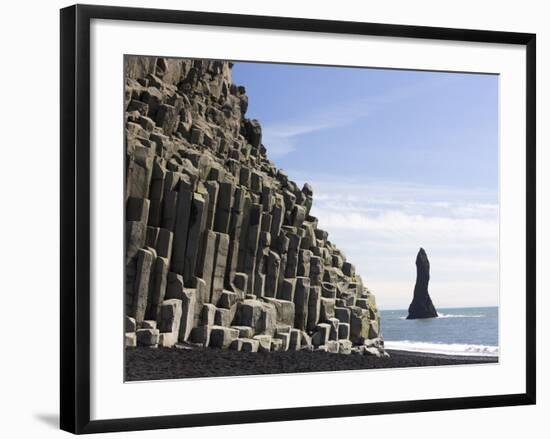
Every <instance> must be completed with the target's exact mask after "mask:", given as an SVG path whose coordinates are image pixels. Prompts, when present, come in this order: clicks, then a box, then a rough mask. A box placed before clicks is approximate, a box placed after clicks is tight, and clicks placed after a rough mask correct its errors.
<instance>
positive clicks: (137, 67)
mask: <svg viewBox="0 0 550 439" xmlns="http://www.w3.org/2000/svg"><path fill="white" fill-rule="evenodd" d="M125 68H126V88H125V103H124V104H125V108H126V115H125V122H126V136H125V139H126V289H125V291H126V295H125V306H126V314H127V317H126V345H127V346H135V345H136V344H137V345H143V346H159V345H160V346H168V347H169V346H174V345H176V344H178V345H179V344H186V345H190V346H193V345H196V346H204V347H214V348H230V349H237V350H241V351H250V352H256V351H269V350H289V349H290V350H298V349H311V350H312V349H319V350H325V351H328V352H334V353H336V352H339V353H344V354H346V353H351V352H352V351H355V352H361V353H366V354H373V355H380V354H381V353H383V342H382V339H381V338H380V337H379V331H380V316H379V313H378V310H377V307H376V303H375V299H374V295H373V294H371V293H370V292H369V290H368V289H367V288H366V287H365V285H363V282H362V280H361V278H360V276H358V275H357V274H356V273H355V268H354V266H353V264H351V263H350V262H348V261H346V258H345V256H344V255H343V254H342V252H341V251H340V250H338V248H336V247H335V246H334V245H333V244H332V243H331V242H330V241H329V239H328V233H327V232H326V231H324V230H321V229H320V228H319V227H318V220H317V218H315V217H313V216H311V214H310V210H311V206H312V203H313V190H312V188H311V186H310V185H309V184H307V183H306V184H305V185H304V186H303V187H302V188H299V187H298V186H297V185H296V183H294V182H293V181H291V180H290V179H289V177H288V176H287V174H286V173H285V172H284V171H283V170H281V169H277V168H276V167H275V165H274V164H273V163H272V162H271V161H269V160H268V158H267V156H266V154H267V151H266V148H265V146H264V145H263V144H262V129H261V126H260V124H259V123H258V121H257V120H251V119H247V118H246V117H245V114H246V111H247V106H248V97H247V95H246V93H245V88H244V87H240V86H236V85H235V84H233V82H232V79H231V68H232V64H231V63H230V62H222V61H210V60H186V59H166V58H152V57H127V59H126V64H125Z"/></svg>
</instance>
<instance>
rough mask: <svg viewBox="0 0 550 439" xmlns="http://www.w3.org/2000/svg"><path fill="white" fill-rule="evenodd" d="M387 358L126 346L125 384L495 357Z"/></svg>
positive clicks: (394, 355)
mask: <svg viewBox="0 0 550 439" xmlns="http://www.w3.org/2000/svg"><path fill="white" fill-rule="evenodd" d="M388 353H389V354H390V357H389V358H376V357H372V356H365V355H358V354H351V355H338V354H329V353H326V352H307V351H287V352H269V353H261V352H255V353H246V352H238V351H232V350H218V349H199V348H195V349H179V348H158V349H150V348H129V349H127V350H126V380H127V381H149V380H161V379H177V378H198V377H221V376H239V375H260V374H277V373H297V372H328V371H339V370H358V369H378V368H396V367H426V366H449V365H459V364H479V363H496V362H498V358H497V357H466V356H448V355H437V354H424V353H413V352H406V351H390V350H388Z"/></svg>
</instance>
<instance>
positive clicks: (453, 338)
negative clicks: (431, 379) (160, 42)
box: [380, 307, 498, 356]
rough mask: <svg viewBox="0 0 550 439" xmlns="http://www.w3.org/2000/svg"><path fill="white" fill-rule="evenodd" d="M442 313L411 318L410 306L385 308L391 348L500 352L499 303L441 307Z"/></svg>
mask: <svg viewBox="0 0 550 439" xmlns="http://www.w3.org/2000/svg"><path fill="white" fill-rule="evenodd" d="M438 313H439V317H437V318H433V319H416V320H407V319H406V317H407V310H381V311H380V315H381V318H382V335H383V337H384V344H385V346H386V348H387V349H399V350H404V351H413V352H430V353H437V354H448V355H468V356H477V355H483V356H498V307H484V308H438Z"/></svg>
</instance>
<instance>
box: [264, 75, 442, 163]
mask: <svg viewBox="0 0 550 439" xmlns="http://www.w3.org/2000/svg"><path fill="white" fill-rule="evenodd" d="M450 80H451V79H450V78H439V79H437V80H431V81H421V82H418V83H414V84H411V85H409V86H407V87H402V88H397V89H393V90H389V91H387V92H385V93H383V94H379V95H373V96H370V97H368V98H360V99H355V100H346V101H341V102H336V103H334V102H332V103H331V104H330V105H329V106H326V107H323V108H322V109H319V108H317V109H313V110H311V111H310V112H309V113H308V114H303V115H301V117H300V119H299V120H295V119H291V120H283V121H279V122H274V123H268V124H265V125H263V126H262V131H263V143H264V144H265V145H267V146H268V150H269V155H270V157H271V158H273V159H277V158H280V157H282V156H285V155H287V154H289V153H291V152H292V151H294V150H295V149H296V148H297V147H298V146H299V137H300V136H303V135H306V134H311V133H315V132H319V131H323V130H328V129H334V128H342V127H345V126H347V125H351V124H354V123H356V122H357V121H359V120H361V119H363V118H365V117H368V116H369V115H370V114H372V113H373V112H375V111H378V110H380V109H381V108H382V107H384V106H387V105H391V104H395V103H397V102H399V101H402V100H405V99H409V98H412V97H414V96H417V95H420V94H422V93H424V92H425V91H426V90H428V89H430V90H433V89H434V87H441V86H442V85H444V84H446V83H447V82H448V81H450Z"/></svg>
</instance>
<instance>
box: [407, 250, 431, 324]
mask: <svg viewBox="0 0 550 439" xmlns="http://www.w3.org/2000/svg"><path fill="white" fill-rule="evenodd" d="M429 282H430V261H429V260H428V255H427V254H426V251H425V250H424V249H423V248H420V250H419V251H418V254H417V255H416V283H415V285H414V295H413V300H412V302H411V304H410V305H409V314H408V315H407V319H429V318H432V317H437V311H436V309H435V306H434V304H433V303H432V298H431V297H430V294H429V293H428V283H429Z"/></svg>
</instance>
